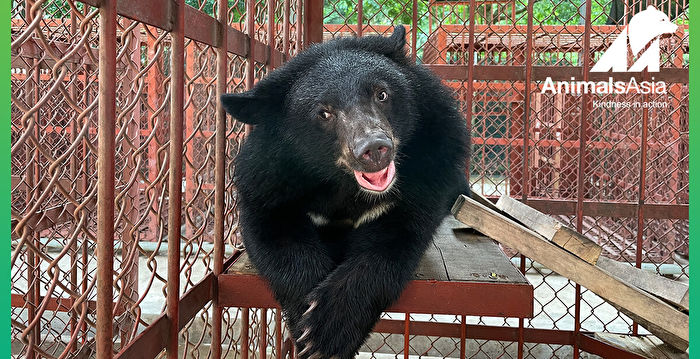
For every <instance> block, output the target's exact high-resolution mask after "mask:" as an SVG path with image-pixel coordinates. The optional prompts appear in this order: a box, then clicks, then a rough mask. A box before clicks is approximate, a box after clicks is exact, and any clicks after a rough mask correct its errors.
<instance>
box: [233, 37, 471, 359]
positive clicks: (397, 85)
mask: <svg viewBox="0 0 700 359" xmlns="http://www.w3.org/2000/svg"><path fill="white" fill-rule="evenodd" d="M404 44H405V30H404V28H403V27H402V26H397V27H396V28H395V29H394V34H393V35H392V36H391V37H378V36H374V37H363V38H344V39H338V40H332V41H329V42H326V43H323V44H319V45H315V46H312V47H311V48H310V49H308V50H307V51H305V52H303V53H301V54H299V55H298V56H296V57H295V58H293V59H292V60H291V61H289V62H288V63H287V64H285V65H284V66H282V67H281V68H280V69H278V70H275V71H273V72H272V73H271V74H269V75H268V76H267V77H266V78H265V79H263V80H261V81H260V82H259V83H258V84H257V85H256V86H255V88H254V89H252V90H251V91H250V92H248V93H245V94H229V95H224V96H223V97H222V99H221V100H222V104H223V106H224V108H225V109H226V111H227V112H228V113H230V114H232V115H233V116H234V117H236V118H237V119H238V120H240V121H243V122H247V123H252V124H255V125H256V126H255V128H254V129H253V130H252V132H251V133H250V135H249V136H248V138H247V140H246V142H245V144H244V146H243V148H242V150H241V152H240V153H239V155H238V156H237V159H236V176H235V179H234V182H235V185H236V188H237V191H238V200H239V208H240V216H241V226H242V231H243V241H244V243H245V246H246V249H247V251H248V253H249V256H250V259H251V261H252V262H253V264H254V265H255V266H256V268H257V270H258V271H259V272H260V273H261V274H262V275H263V276H264V277H266V278H267V280H268V281H269V283H270V286H271V288H272V290H273V292H274V295H275V297H276V299H277V300H278V301H279V302H280V304H281V305H282V308H283V309H284V312H285V316H286V319H287V324H288V326H289V327H290V328H291V331H292V334H293V336H294V338H295V340H296V341H297V342H296V343H297V349H298V350H299V352H300V357H301V358H310V357H314V358H319V357H320V358H331V357H337V358H352V357H353V356H354V355H355V354H356V352H357V351H358V349H359V348H360V346H361V345H362V344H363V342H364V340H365V339H366V338H367V336H368V334H369V332H370V331H371V329H372V327H373V326H374V325H375V324H376V322H377V321H378V319H379V317H380V314H381V313H382V311H384V310H385V309H386V308H387V307H388V306H389V305H390V304H391V303H392V302H394V301H395V300H396V299H397V298H398V297H399V295H400V294H401V292H402V290H403V288H404V286H405V285H406V283H407V282H408V281H409V280H410V279H411V277H412V274H413V271H414V270H415V267H416V265H417V264H418V262H419V260H420V258H421V256H422V255H423V253H424V251H425V249H426V247H427V246H428V245H429V243H430V241H431V239H432V236H433V234H434V232H435V229H436V228H437V226H438V225H439V224H440V222H441V220H442V219H443V218H444V216H445V215H447V214H448V211H449V208H450V206H451V205H452V203H453V202H454V201H455V199H456V198H457V196H458V195H459V194H460V193H468V186H467V181H466V176H465V163H466V159H467V157H468V155H469V143H470V140H469V135H468V133H467V130H466V124H465V122H464V119H463V118H462V116H461V115H460V113H459V110H458V105H457V102H456V101H455V100H454V99H453V98H452V96H451V94H450V91H449V90H448V89H446V88H445V87H443V86H442V84H441V83H440V80H439V79H437V78H436V77H435V76H433V75H432V74H431V73H430V72H429V71H428V70H426V69H424V68H423V67H421V66H419V65H415V64H413V63H411V61H410V60H409V59H408V58H407V57H406V54H405V50H404ZM376 83H381V84H382V86H385V87H386V88H387V90H388V91H389V92H390V94H391V100H390V101H389V102H388V103H386V104H382V106H383V107H381V106H380V107H377V105H371V106H374V107H372V108H375V109H376V108H379V109H380V110H381V116H382V117H383V118H386V120H387V121H388V123H389V124H390V126H391V129H390V130H391V131H393V134H394V135H395V138H396V140H397V143H396V144H395V147H396V148H395V151H396V155H395V162H396V176H397V177H396V178H397V179H396V182H395V183H394V186H393V187H392V188H391V189H390V190H388V191H387V192H385V193H380V194H377V193H368V192H367V191H363V190H361V189H360V187H359V186H358V183H357V182H356V180H355V178H354V177H353V174H352V170H351V169H350V168H348V167H347V166H344V165H342V164H340V163H339V162H338V159H339V158H341V157H342V156H343V146H344V145H345V144H344V142H343V140H342V138H341V137H342V136H341V134H339V133H337V131H336V130H334V128H335V127H334V125H332V124H331V123H330V122H324V121H323V120H322V119H320V118H319V116H318V111H319V108H322V106H332V107H333V108H337V109H345V110H353V109H356V108H358V106H365V107H366V106H370V105H367V104H368V103H370V102H371V100H368V98H370V97H371V96H372V94H371V92H368V91H369V90H367V89H368V88H371V86H374V85H373V84H376ZM368 101H370V102H368ZM355 121H362V119H361V118H355ZM386 203H391V204H393V207H391V209H389V210H388V212H386V213H384V214H382V215H381V216H379V217H378V218H376V219H374V220H371V221H369V222H366V223H363V224H361V225H359V226H358V227H357V228H354V227H353V226H352V225H349V223H352V222H354V221H356V220H357V219H358V218H359V217H360V216H361V215H362V214H363V213H365V212H366V211H367V210H369V209H371V208H373V207H375V206H377V205H378V204H386ZM309 213H315V214H320V215H323V216H324V217H325V218H327V219H329V220H330V223H329V224H328V225H327V226H318V225H315V224H314V223H313V222H312V220H311V217H310V216H309ZM310 305H311V308H310ZM305 312H306V313H305Z"/></svg>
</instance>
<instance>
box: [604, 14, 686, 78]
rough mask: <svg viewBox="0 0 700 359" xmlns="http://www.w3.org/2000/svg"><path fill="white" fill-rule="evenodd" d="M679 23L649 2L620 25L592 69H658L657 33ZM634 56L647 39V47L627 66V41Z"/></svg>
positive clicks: (671, 28)
mask: <svg viewBox="0 0 700 359" xmlns="http://www.w3.org/2000/svg"><path fill="white" fill-rule="evenodd" d="M676 29H678V26H677V25H676V24H674V23H672V22H671V20H670V19H669V18H668V16H667V15H666V14H664V13H663V12H661V11H659V10H657V9H656V8H655V7H653V6H651V5H649V7H647V9H646V10H644V11H640V12H639V13H638V14H637V15H635V16H634V17H632V19H631V20H630V23H629V24H628V25H627V26H626V27H625V28H624V29H622V32H621V33H620V35H619V36H618V37H617V39H615V41H614V42H613V43H612V45H611V46H610V48H609V49H608V51H605V53H604V54H603V56H602V57H601V58H600V60H598V62H597V63H596V64H595V66H593V68H592V69H591V72H608V71H610V70H612V71H614V72H641V71H643V70H644V69H648V71H649V72H659V67H660V64H659V62H660V59H661V52H660V49H659V36H660V35H663V34H672V33H674V32H675V31H676ZM628 39H629V46H630V48H631V49H632V53H633V54H634V56H637V55H638V54H639V52H640V51H642V49H644V47H646V45H647V44H649V42H651V44H650V45H649V49H647V51H645V52H644V54H642V56H640V57H639V58H637V61H636V62H635V63H634V64H633V65H632V67H630V68H629V69H627V43H628V41H627V40H628Z"/></svg>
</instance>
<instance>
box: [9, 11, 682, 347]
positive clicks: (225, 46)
mask: <svg viewBox="0 0 700 359" xmlns="http://www.w3.org/2000/svg"><path fill="white" fill-rule="evenodd" d="M178 3H179V2H177V1H170V0H157V1H145V2H142V1H135V0H128V1H125V0H121V1H117V2H116V3H114V2H113V1H95V0H85V1H72V0H43V1H42V0H25V1H13V2H12V10H11V13H12V49H11V50H12V113H11V116H12V158H11V166H12V167H11V168H12V249H13V253H12V259H11V261H12V262H11V264H12V328H13V335H12V353H13V355H14V356H16V357H28V358H39V357H42V358H68V357H90V356H94V355H96V353H103V354H104V353H106V352H108V351H114V353H119V352H120V351H121V354H122V355H123V356H124V357H129V354H133V353H135V352H137V351H141V352H140V353H139V354H141V355H144V356H147V355H146V354H147V353H151V352H153V353H154V354H153V356H155V355H157V354H158V353H161V354H160V355H165V354H164V353H165V351H163V349H164V348H166V347H168V348H169V349H170V352H171V353H173V352H176V353H175V354H174V355H177V352H179V355H180V356H181V357H208V356H209V355H211V354H213V355H214V357H219V356H223V357H238V356H239V355H240V356H241V357H243V358H247V357H250V356H255V357H265V356H274V357H278V358H279V357H281V356H282V355H283V354H285V353H287V352H289V351H290V348H291V344H290V342H289V341H288V340H286V336H287V334H286V331H285V328H284V326H283V322H282V319H281V315H280V313H279V311H277V310H263V309H253V308H250V309H239V308H223V307H221V306H219V305H218V304H217V301H216V300H213V301H210V299H212V298H214V299H215V298H216V285H215V282H216V281H215V278H214V277H215V274H219V273H221V272H222V271H223V270H225V268H226V267H227V264H229V263H230V262H231V260H232V259H233V258H235V257H236V256H237V255H238V253H240V249H241V247H240V238H239V236H238V230H237V224H238V219H237V216H236V192H235V189H234V188H233V187H232V185H231V183H232V181H231V178H232V176H233V173H234V171H235V169H234V168H233V161H232V159H233V158H234V157H235V155H236V153H237V151H238V148H239V146H240V145H241V143H242V140H243V139H244V137H245V131H246V129H245V126H243V125H242V124H239V123H237V122H235V121H233V120H232V119H231V118H230V117H229V118H226V116H224V114H223V112H221V111H219V110H217V103H216V100H217V98H218V94H220V93H223V92H235V91H243V90H245V89H247V88H250V87H251V86H252V85H253V83H254V82H255V80H256V79H259V78H261V77H263V76H265V74H266V73H267V72H268V71H270V70H272V69H274V68H275V67H276V66H279V65H281V64H282V63H283V62H284V61H285V60H286V58H288V57H289V56H293V55H294V54H296V53H297V52H298V51H299V50H300V49H302V48H303V46H304V44H305V43H306V44H308V43H310V42H312V41H317V40H319V39H320V38H321V37H322V38H324V39H329V38H333V37H338V36H352V35H368V34H386V33H388V32H391V29H392V27H391V25H392V24H404V25H405V26H406V27H407V30H408V31H407V41H408V43H407V49H408V51H409V53H410V55H411V56H412V57H413V58H414V59H415V60H416V61H417V62H419V63H423V64H424V65H426V66H428V67H429V68H430V69H431V70H433V71H434V72H435V73H437V74H438V75H439V76H440V77H442V78H443V80H444V82H445V84H446V85H448V86H450V87H451V88H453V89H454V95H455V96H456V97H457V98H458V99H459V100H460V103H461V105H462V109H463V112H464V115H465V118H466V119H467V121H468V124H469V126H470V128H471V131H472V136H473V148H474V156H473V158H472V159H471V163H470V173H469V174H470V179H471V184H472V187H473V189H474V190H476V191H480V192H481V193H483V194H484V195H486V196H488V197H497V196H500V195H502V194H509V195H510V196H512V197H516V198H519V199H522V200H526V201H527V202H528V203H529V204H530V205H532V206H534V207H536V208H539V209H542V210H543V211H545V212H547V213H551V214H553V215H557V216H559V218H560V219H562V220H563V221H565V222H566V223H569V224H570V225H571V226H572V227H574V228H576V229H578V230H579V231H581V232H583V233H585V234H587V235H588V236H590V237H591V238H593V239H595V240H596V241H597V242H598V243H599V244H601V245H602V246H603V248H604V255H605V256H608V257H611V258H614V259H616V260H621V261H626V262H628V263H630V264H631V265H636V266H639V267H644V268H648V269H651V270H655V271H656V272H658V273H659V274H661V275H665V276H669V277H674V278H677V279H679V280H687V277H688V270H687V268H688V266H687V260H686V258H687V254H688V206H687V205H688V90H687V83H688V22H689V19H688V15H687V7H688V4H689V0H601V1H598V0H557V1H555V0H529V1H525V0H489V1H484V0H479V1H476V0H471V1H446V0H429V1H425V0H420V1H419V0H414V1H412V2H399V1H388V0H387V1H379V0H377V1H365V0H359V1H355V0H353V1H350V0H337V1H335V0H332V1H326V2H324V3H323V4H322V3H321V2H319V1H309V0H306V1H301V0H277V1H273V0H259V1H255V0H236V1H233V0H231V1H227V0H217V1H214V0H187V1H186V6H184V7H179V6H178ZM115 4H116V5H115ZM321 4H322V5H323V12H322V13H321V16H320V17H319V16H318V12H314V11H320V6H321ZM648 5H654V6H656V7H657V8H658V9H659V10H661V11H662V12H664V13H665V14H667V15H668V16H669V19H670V21H672V22H674V23H675V24H677V25H679V27H678V30H677V31H676V32H675V33H673V34H671V35H668V36H664V37H662V38H661V40H660V52H661V71H660V72H659V73H654V74H649V73H645V74H641V75H640V76H645V77H644V78H650V77H651V76H653V77H654V81H665V82H666V83H668V89H667V91H666V93H665V94H647V95H643V94H624V95H623V94H608V95H596V94H553V93H543V92H542V89H543V86H544V85H545V83H546V81H547V78H553V79H554V80H555V81H560V80H561V81H571V80H572V79H575V80H581V79H591V80H595V81H607V80H608V74H605V76H604V77H601V76H600V74H598V75H596V74H595V73H592V72H591V71H590V70H591V67H592V65H593V64H594V63H595V61H596V60H598V59H599V58H600V56H601V55H602V53H603V52H604V51H605V50H606V49H608V48H609V47H610V45H611V44H612V43H613V41H614V40H615V39H616V38H617V37H618V36H619V34H620V33H621V32H622V30H623V28H625V27H626V26H627V25H628V23H629V21H630V19H631V17H632V16H633V15H635V14H636V13H638V12H640V11H641V10H643V9H646V8H647V6H648ZM314 6H316V7H318V9H316V10H314V9H313V8H312V7H314ZM220 8H221V11H220ZM470 9H473V11H471V10H470ZM180 15H182V16H183V20H182V22H179V21H178V18H179V17H178V16H180ZM302 20H303V21H302ZM314 21H317V22H318V24H317V25H318V29H317V30H316V31H317V32H314V30H313V29H315V28H314V27H313V25H314ZM321 21H322V23H323V25H322V28H321V27H320V26H321ZM221 24H226V26H222V25H221ZM110 29H112V30H113V31H114V33H110V32H109V31H110ZM310 29H311V30H310ZM319 30H322V34H321V33H320V31H319ZM101 34H102V35H101ZM110 34H112V36H111V37H109V35H110ZM101 36H102V39H101V38H100V37H101ZM109 45H112V46H116V48H111V47H110V46H109ZM110 49H111V50H110ZM110 51H114V52H113V53H111V52H110ZM110 69H113V70H112V71H110ZM611 76H612V77H613V78H614V79H615V80H619V79H624V80H626V79H628V77H629V76H626V75H625V74H619V73H615V74H612V75H611ZM610 101H614V102H625V101H627V102H642V103H656V104H661V105H658V106H657V107H653V108H642V107H639V108H635V107H630V108H622V107H616V108H610V107H605V106H599V105H597V104H598V103H603V102H610ZM100 102H102V103H100ZM110 103H114V104H115V106H116V110H115V111H113V112H112V113H111V114H110V112H109V111H108V109H109V107H108V106H109V104H110ZM664 104H665V105H664ZM103 107H104V108H105V109H107V110H105V112H102V115H101V112H100V111H101V110H100V109H101V108H103ZM105 125H106V126H105ZM178 129H181V136H182V138H181V139H180V138H179V136H177V133H178ZM174 134H175V136H174V137H173V135H174ZM100 135H102V137H101V136H100ZM171 139H172V140H173V141H171ZM110 140H111V141H113V143H112V142H111V141H110ZM101 143H103V144H104V143H106V144H107V146H101ZM112 156H113V160H112ZM112 161H113V162H112ZM98 163H100V164H101V166H100V168H98ZM102 166H104V167H102ZM110 177H111V178H112V181H114V183H113V184H112V182H111V181H110V180H109V178H110ZM105 183H106V184H107V185H104V184H105ZM98 185H99V186H98ZM98 194H100V196H98ZM173 196H174V197H173ZM177 198H179V200H175V199H177ZM110 208H111V209H110ZM98 221H99V225H98ZM110 228H111V229H113V231H111V230H109V229H110ZM173 237H175V238H179V241H170V240H168V239H169V238H173ZM110 248H111V249H110ZM98 249H99V250H98ZM505 250H506V251H507V252H508V253H510V254H511V255H512V260H513V262H514V264H515V265H516V266H519V267H520V268H521V269H522V270H523V271H524V272H525V273H526V275H527V278H528V279H529V280H530V282H531V283H532V284H533V286H535V311H534V314H535V316H534V317H533V318H532V319H527V320H519V319H514V318H486V317H461V316H444V315H416V314H413V315H411V317H410V318H409V319H411V320H412V321H414V322H415V323H418V324H420V323H441V324H445V325H446V326H445V328H452V329H454V330H452V329H450V330H446V331H444V332H441V331H430V330H425V331H422V332H421V331H420V330H418V331H417V332H414V333H413V334H409V333H403V334H401V331H398V332H397V331H396V330H388V329H387V330H385V331H386V333H375V334H373V335H372V337H371V338H370V340H369V341H368V343H367V344H366V345H365V346H364V347H363V349H362V352H364V353H371V354H370V356H371V357H382V356H383V355H387V356H391V357H395V356H399V355H401V356H404V355H417V356H421V357H465V356H466V357H474V358H487V357H489V358H490V357H533V358H542V357H560V358H565V357H567V358H568V357H571V356H576V357H577V356H578V355H579V352H580V351H579V348H578V344H576V343H573V344H557V343H562V342H564V341H563V340H561V339H560V338H561V335H560V334H558V333H560V332H579V331H610V332H620V333H635V334H636V333H638V332H639V331H640V329H638V327H637V325H636V324H634V323H633V322H632V321H631V320H630V319H629V318H627V317H626V316H624V315H622V314H620V313H619V312H617V311H616V310H615V309H614V308H612V307H611V306H610V305H608V304H606V303H605V302H604V301H603V300H601V299H600V298H599V297H597V296H596V295H594V294H593V293H590V292H588V291H587V290H586V289H585V288H582V287H580V286H578V285H576V284H575V283H573V282H571V281H568V280H567V279H565V278H562V277H560V276H558V275H556V273H552V272H551V271H549V270H547V269H546V268H543V267H542V266H540V265H538V264H537V263H534V262H532V261H530V260H529V259H526V258H523V257H521V256H519V255H518V254H517V253H513V252H512V251H510V250H509V249H507V248H505ZM464 260H465V261H466V260H469V258H465V259H464ZM100 278H104V280H102V279H100ZM98 292H99V293H112V296H111V298H106V297H105V296H99V297H98V295H97V294H98ZM169 292H170V293H169ZM166 303H172V304H171V305H169V306H166ZM174 304H179V305H174ZM494 305H498V304H497V303H494ZM168 307H169V308H168ZM98 312H99V313H101V314H98ZM98 315H100V316H105V315H106V316H107V318H111V319H113V320H110V321H104V320H101V321H99V322H98V321H97V317H98ZM171 318H178V320H171ZM385 318H386V319H398V320H404V319H405V318H404V316H403V314H401V315H399V316H398V317H396V314H386V316H385ZM418 327H420V325H418ZM462 327H463V328H465V329H464V330H465V331H467V332H469V333H472V334H469V335H468V336H467V337H469V338H472V339H469V340H467V341H464V340H460V335H461V333H460V328H462ZM420 328H422V327H420ZM484 328H505V329H507V330H510V329H513V331H508V332H507V333H517V331H518V330H520V332H521V333H522V330H524V329H531V330H542V331H536V332H535V331H530V332H526V334H525V336H526V337H527V338H530V339H528V340H525V341H526V342H525V343H523V339H522V335H521V337H520V338H519V339H518V338H517V337H516V338H515V339H514V340H509V339H508V338H507V337H508V335H509V334H508V335H506V334H494V333H506V332H493V331H491V332H490V331H488V330H485V329H484ZM385 329H386V328H385ZM389 329H390V328H389ZM168 333H179V334H178V335H177V341H176V342H175V341H173V340H168ZM420 333H427V334H425V335H423V334H420ZM449 333H452V334H449ZM489 333H491V334H489ZM527 333H536V334H537V335H534V336H532V335H530V334H527ZM104 338H111V341H110V340H106V339H104ZM137 338H141V340H140V341H138V342H139V343H140V344H139V345H135V346H129V344H130V343H135V342H137V341H136V339H137ZM143 338H146V339H147V340H143ZM474 338H475V339H474ZM173 343H174V344H173ZM406 343H408V345H406ZM128 350H131V352H129V351H128Z"/></svg>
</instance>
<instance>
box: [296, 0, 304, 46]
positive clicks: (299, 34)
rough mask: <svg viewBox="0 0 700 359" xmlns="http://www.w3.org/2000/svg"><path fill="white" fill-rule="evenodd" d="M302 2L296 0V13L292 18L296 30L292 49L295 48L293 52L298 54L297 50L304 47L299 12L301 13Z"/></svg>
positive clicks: (301, 0)
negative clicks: (294, 43)
mask: <svg viewBox="0 0 700 359" xmlns="http://www.w3.org/2000/svg"><path fill="white" fill-rule="evenodd" d="M302 4H303V0H297V8H296V10H297V13H296V17H295V19H294V20H296V21H295V26H296V31H297V38H296V45H295V49H294V50H295V51H294V54H298V53H299V52H301V49H303V48H304V46H303V42H304V39H303V33H302V27H303V25H302V19H301V13H302V9H303V6H302Z"/></svg>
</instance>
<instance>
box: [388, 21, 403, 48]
mask: <svg viewBox="0 0 700 359" xmlns="http://www.w3.org/2000/svg"><path fill="white" fill-rule="evenodd" d="M389 40H391V42H392V43H393V45H394V46H393V49H392V51H391V52H392V53H401V54H403V48H404V46H406V28H405V27H403V25H396V26H394V33H392V34H391V36H389Z"/></svg>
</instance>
